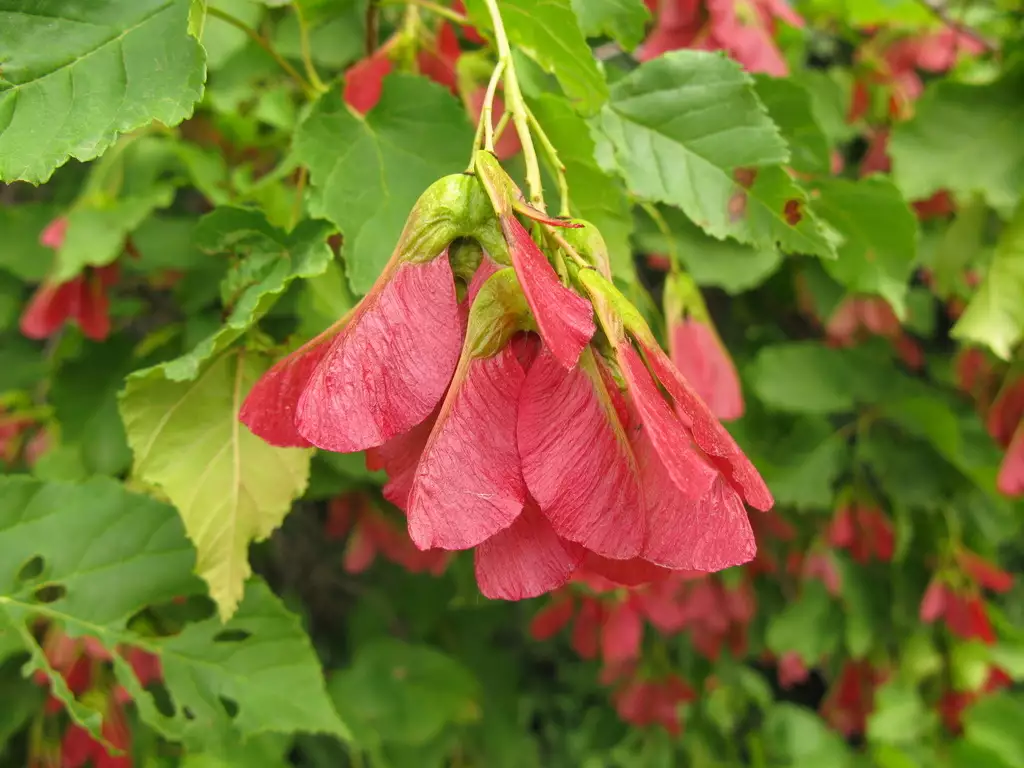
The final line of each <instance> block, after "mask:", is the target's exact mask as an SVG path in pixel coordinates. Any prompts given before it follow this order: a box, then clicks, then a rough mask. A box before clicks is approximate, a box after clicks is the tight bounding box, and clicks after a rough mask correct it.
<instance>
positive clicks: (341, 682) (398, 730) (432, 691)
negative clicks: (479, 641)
mask: <svg viewBox="0 0 1024 768" xmlns="http://www.w3.org/2000/svg"><path fill="white" fill-rule="evenodd" d="M329 688H330V693H331V697H332V698H333V699H334V702H335V704H336V705H337V707H338V710H339V711H340V712H341V713H342V715H343V716H344V717H345V719H346V720H347V721H349V722H350V724H351V726H352V728H353V731H354V736H355V738H356V741H357V742H358V743H359V744H360V745H361V746H363V747H364V748H365V747H373V746H374V745H375V744H378V743H380V742H390V741H394V742H401V743H404V744H410V745H416V744H424V743H426V742H428V741H430V740H431V739H433V738H435V737H436V736H437V735H438V734H439V733H440V732H441V729H442V728H444V727H445V726H446V725H448V724H449V723H457V722H464V721H466V720H467V719H473V718H474V717H475V713H476V698H477V696H478V690H477V684H476V681H475V680H474V679H473V676H472V675H471V674H470V673H469V672H468V671H467V670H466V669H465V668H464V667H463V666H462V665H460V664H459V663H458V662H457V661H455V660H454V659H452V658H450V657H448V656H446V655H444V654H443V653H441V652H440V651H437V650H435V649H433V648H430V647H427V646H416V645H408V644H406V643H402V642H399V641H398V640H392V639H389V638H382V639H380V640H377V641H376V642H374V643H373V644H372V645H369V646H367V647H364V648H362V649H360V651H359V652H358V653H357V654H356V658H355V661H354V663H353V665H352V667H351V669H347V670H345V671H343V672H340V673H338V674H336V675H335V676H334V677H333V678H332V679H331V682H330V685H329Z"/></svg>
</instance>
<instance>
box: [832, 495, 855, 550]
mask: <svg viewBox="0 0 1024 768" xmlns="http://www.w3.org/2000/svg"><path fill="white" fill-rule="evenodd" d="M856 538H857V530H856V528H855V527H854V522H853V510H852V509H851V508H850V507H849V506H847V505H843V506H842V507H840V508H839V509H837V510H836V513H835V516H834V517H833V518H832V522H831V523H830V524H829V527H828V543H829V545H831V546H833V547H838V548H841V549H846V548H847V547H851V546H853V543H854V541H855V540H856Z"/></svg>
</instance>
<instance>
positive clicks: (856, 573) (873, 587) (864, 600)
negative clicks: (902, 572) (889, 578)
mask: <svg viewBox="0 0 1024 768" xmlns="http://www.w3.org/2000/svg"><path fill="white" fill-rule="evenodd" d="M838 560H839V565H840V568H841V570H840V574H841V576H842V585H843V598H842V601H843V607H844V609H845V610H844V611H843V619H844V622H845V640H846V648H847V650H849V652H850V656H851V657H853V658H855V659H862V658H864V657H865V656H866V655H867V654H868V651H870V650H871V648H872V646H873V645H874V641H875V639H876V638H877V637H879V636H881V635H882V633H883V631H884V629H885V617H886V611H887V608H888V606H889V604H890V595H889V585H888V583H887V582H886V581H880V580H879V579H877V578H876V577H875V575H874V573H873V572H871V571H869V570H867V569H865V568H862V567H860V566H859V565H856V564H855V563H853V562H851V561H850V560H849V559H848V558H845V557H841V558H838Z"/></svg>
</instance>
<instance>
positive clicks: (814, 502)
mask: <svg viewBox="0 0 1024 768" xmlns="http://www.w3.org/2000/svg"><path fill="white" fill-rule="evenodd" d="M768 457H769V458H768V459H767V460H762V461H760V462H758V469H760V470H761V475H762V476H763V477H764V479H765V482H767V483H768V487H769V488H771V491H772V494H773V495H774V496H775V501H776V503H777V504H782V505H785V506H792V507H796V508H797V509H808V508H818V509H826V508H828V507H830V506H831V505H832V501H833V499H834V498H835V491H834V489H833V484H834V483H835V481H836V478H837V477H838V476H839V474H840V472H842V471H843V469H845V467H846V465H847V462H848V459H849V445H848V444H847V440H846V437H845V436H844V435H842V434H839V433H837V431H836V429H835V427H834V426H832V424H830V423H829V422H828V421H827V420H825V419H811V418H806V419H800V420H799V421H797V422H796V423H795V424H794V425H793V428H792V430H791V431H790V432H789V433H788V435H787V436H786V438H785V439H784V440H782V441H780V442H777V443H775V444H774V445H773V450H772V451H771V453H770V454H768Z"/></svg>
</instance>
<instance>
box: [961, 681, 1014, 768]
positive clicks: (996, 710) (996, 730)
mask: <svg viewBox="0 0 1024 768" xmlns="http://www.w3.org/2000/svg"><path fill="white" fill-rule="evenodd" d="M1021 723H1024V703H1022V702H1021V700H1020V698H1019V697H1014V696H1011V695H1010V694H1008V693H999V694H996V695H995V696H986V697H985V698H983V699H982V700H981V701H979V702H978V703H977V704H975V705H974V706H972V707H971V708H970V709H969V710H967V714H966V715H965V716H964V735H965V737H966V739H967V741H969V742H971V744H973V745H975V746H978V747H981V748H983V749H986V750H988V751H990V752H992V753H993V754H994V755H998V756H999V758H1000V759H1002V760H1003V761H1004V762H1005V763H1006V765H1008V766H1012V767H1013V768H1024V730H1021V727H1020V724H1021Z"/></svg>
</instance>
